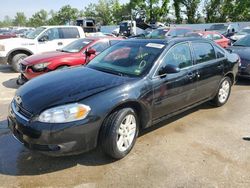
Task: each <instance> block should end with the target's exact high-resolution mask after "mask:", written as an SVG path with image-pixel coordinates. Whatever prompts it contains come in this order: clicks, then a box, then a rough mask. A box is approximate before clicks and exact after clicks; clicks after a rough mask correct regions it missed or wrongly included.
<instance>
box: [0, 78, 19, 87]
mask: <svg viewBox="0 0 250 188" xmlns="http://www.w3.org/2000/svg"><path fill="white" fill-rule="evenodd" d="M16 80H17V78H12V79H10V80H7V81H4V82H3V83H2V84H3V86H4V87H6V88H10V89H18V88H19V87H20V86H19V85H17V83H16Z"/></svg>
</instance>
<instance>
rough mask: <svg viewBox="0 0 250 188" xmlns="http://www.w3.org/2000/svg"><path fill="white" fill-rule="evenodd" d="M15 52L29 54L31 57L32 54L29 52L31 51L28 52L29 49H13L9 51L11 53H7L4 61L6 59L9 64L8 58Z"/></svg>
mask: <svg viewBox="0 0 250 188" xmlns="http://www.w3.org/2000/svg"><path fill="white" fill-rule="evenodd" d="M15 51H25V52H28V53H29V54H31V55H33V54H34V53H33V52H32V51H31V50H29V49H27V48H15V49H13V50H11V51H9V52H8V54H7V56H6V59H7V61H8V62H9V60H10V59H9V58H10V55H11V54H12V53H13V52H15Z"/></svg>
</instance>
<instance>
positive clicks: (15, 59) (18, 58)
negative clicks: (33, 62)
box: [11, 53, 28, 72]
mask: <svg viewBox="0 0 250 188" xmlns="http://www.w3.org/2000/svg"><path fill="white" fill-rule="evenodd" d="M26 57H28V55H27V54H23V53H20V54H16V55H14V57H13V58H12V61H11V66H12V69H13V70H14V71H15V72H20V71H21V70H20V63H21V61H22V60H23V59H25V58H26Z"/></svg>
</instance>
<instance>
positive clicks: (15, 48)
mask: <svg viewBox="0 0 250 188" xmlns="http://www.w3.org/2000/svg"><path fill="white" fill-rule="evenodd" d="M84 37H85V34H84V31H83V29H82V28H81V27H79V26H42V27H38V28H37V29H36V30H35V31H33V32H31V33H30V34H28V35H27V37H26V38H10V39H3V40H0V63H8V64H10V65H11V66H12V68H13V69H14V70H15V71H17V72H18V71H19V70H20V62H21V61H22V60H23V59H24V58H26V57H27V56H30V55H33V54H37V53H41V52H47V51H54V50H56V49H60V48H62V47H64V46H66V45H68V44H69V43H71V42H72V41H73V40H75V39H77V38H84Z"/></svg>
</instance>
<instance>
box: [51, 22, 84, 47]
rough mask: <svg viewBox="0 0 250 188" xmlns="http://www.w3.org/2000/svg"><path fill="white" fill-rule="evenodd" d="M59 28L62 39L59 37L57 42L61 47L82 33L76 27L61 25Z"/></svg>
mask: <svg viewBox="0 0 250 188" xmlns="http://www.w3.org/2000/svg"><path fill="white" fill-rule="evenodd" d="M58 30H59V34H60V39H58V40H57V41H56V42H57V45H58V47H60V48H62V47H64V46H66V45H68V44H69V43H71V42H73V41H74V40H76V39H78V38H80V33H79V31H78V29H77V28H76V27H60V28H58Z"/></svg>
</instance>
